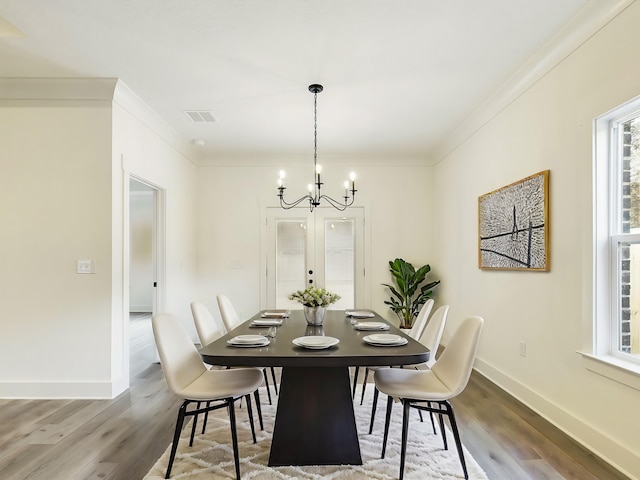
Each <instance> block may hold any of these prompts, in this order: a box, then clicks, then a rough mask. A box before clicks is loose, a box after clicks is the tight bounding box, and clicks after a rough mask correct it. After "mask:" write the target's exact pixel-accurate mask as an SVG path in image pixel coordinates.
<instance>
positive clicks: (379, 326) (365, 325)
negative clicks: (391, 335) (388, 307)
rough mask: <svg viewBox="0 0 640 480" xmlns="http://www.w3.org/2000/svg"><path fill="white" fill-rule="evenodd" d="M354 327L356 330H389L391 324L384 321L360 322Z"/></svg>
mask: <svg viewBox="0 0 640 480" xmlns="http://www.w3.org/2000/svg"><path fill="white" fill-rule="evenodd" d="M354 327H356V330H389V325H388V324H386V323H384V322H358V323H356V324H355V325H354Z"/></svg>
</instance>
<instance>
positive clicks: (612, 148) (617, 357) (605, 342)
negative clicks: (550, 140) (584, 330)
mask: <svg viewBox="0 0 640 480" xmlns="http://www.w3.org/2000/svg"><path fill="white" fill-rule="evenodd" d="M637 116H640V97H637V98H634V99H632V100H630V101H629V102H626V103H625V104H623V105H621V106H619V107H616V108H615V109H613V110H611V111H609V112H607V113H605V114H604V115H602V116H600V117H598V118H596V119H595V121H594V144H593V153H594V155H593V178H594V182H593V187H594V194H593V225H594V237H593V238H594V242H593V260H594V263H593V290H592V292H593V331H592V348H591V351H590V352H580V353H582V354H583V355H584V360H585V366H586V367H587V368H588V369H589V370H592V371H594V372H596V373H599V374H601V375H605V376H607V377H609V378H612V379H614V380H616V381H619V382H621V383H624V384H626V385H629V386H632V387H634V388H636V389H638V390H640V355H633V354H627V353H624V352H621V351H619V349H618V338H619V328H620V295H621V293H620V292H621V289H620V274H619V270H618V269H619V265H620V259H619V258H618V251H619V249H618V244H619V243H620V242H625V243H640V235H639V234H631V233H626V234H623V233H621V232H620V231H619V227H620V225H621V224H622V222H621V214H622V192H621V191H620V188H621V182H620V180H619V178H620V175H621V171H620V167H621V162H620V161H619V158H620V155H621V152H620V150H619V149H620V148H621V147H622V145H621V141H622V132H621V131H620V130H621V129H620V126H621V125H622V124H623V123H625V122H627V121H628V120H630V119H632V118H635V117H637ZM630 374H631V375H630Z"/></svg>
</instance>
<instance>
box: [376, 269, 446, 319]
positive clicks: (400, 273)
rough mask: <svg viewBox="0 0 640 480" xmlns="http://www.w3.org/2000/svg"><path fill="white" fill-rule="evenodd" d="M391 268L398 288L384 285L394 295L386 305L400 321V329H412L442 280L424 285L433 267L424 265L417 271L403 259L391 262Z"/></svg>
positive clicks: (386, 301)
mask: <svg viewBox="0 0 640 480" xmlns="http://www.w3.org/2000/svg"><path fill="white" fill-rule="evenodd" d="M389 267H390V268H389V271H390V272H391V275H392V276H393V279H394V280H395V283H396V286H393V285H389V284H388V283H383V284H382V285H384V286H385V287H388V288H389V290H391V293H392V294H393V296H392V297H391V298H389V300H385V302H384V303H386V304H387V305H389V307H390V308H391V310H393V311H394V313H395V314H396V315H397V316H398V318H399V319H400V328H411V327H412V326H413V322H414V321H415V319H416V317H417V316H418V313H419V312H420V309H421V308H422V306H423V305H424V303H425V302H426V301H427V300H428V299H429V298H430V297H431V295H432V294H433V290H432V289H433V287H435V286H436V285H438V284H439V283H440V280H436V281H435V282H427V283H424V282H426V281H427V278H426V277H427V274H428V273H429V272H430V271H431V267H430V266H429V265H424V266H422V267H420V268H418V270H416V269H415V268H414V266H413V265H412V264H410V263H409V262H407V261H405V260H403V259H402V258H396V259H395V260H393V261H390V262H389ZM423 283H424V285H423Z"/></svg>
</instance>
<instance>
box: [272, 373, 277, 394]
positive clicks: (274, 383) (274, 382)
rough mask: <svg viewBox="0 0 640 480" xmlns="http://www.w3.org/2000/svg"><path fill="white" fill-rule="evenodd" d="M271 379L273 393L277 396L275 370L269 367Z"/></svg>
mask: <svg viewBox="0 0 640 480" xmlns="http://www.w3.org/2000/svg"><path fill="white" fill-rule="evenodd" d="M271 378H272V379H273V391H274V392H276V395H278V382H276V370H275V368H273V367H271Z"/></svg>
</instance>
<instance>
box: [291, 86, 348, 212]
mask: <svg viewBox="0 0 640 480" xmlns="http://www.w3.org/2000/svg"><path fill="white" fill-rule="evenodd" d="M322 90H323V87H322V85H317V84H313V85H309V91H310V92H311V93H313V171H314V179H315V181H314V183H313V184H311V183H310V184H309V185H308V186H307V189H308V190H309V193H307V194H306V195H304V196H303V197H300V198H299V199H297V200H295V201H293V202H291V203H289V202H287V201H286V200H285V199H284V191H285V190H286V189H287V187H285V186H284V178H285V176H286V173H285V171H284V170H280V179H279V180H278V197H279V198H280V206H281V207H282V208H284V209H285V210H289V209H290V208H293V207H296V206H298V205H299V204H301V203H302V202H304V201H305V200H307V201H308V202H309V211H311V212H313V209H314V208H316V207H317V206H319V205H320V202H321V201H322V200H324V201H326V202H327V203H328V204H329V205H331V206H332V207H333V208H336V209H338V210H340V211H343V210H345V209H346V208H347V207H350V206H351V205H353V201H354V200H355V198H356V192H357V190H356V175H355V173H353V172H351V175H350V180H351V183H349V182H348V181H345V182H344V196H343V197H342V200H336V199H334V198H331V197H329V196H328V195H325V194H323V193H322V192H321V190H322V185H324V184H323V183H322V182H321V181H320V173H321V172H322V167H321V166H320V165H318V93H320V92H322ZM349 187H350V188H349Z"/></svg>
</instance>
